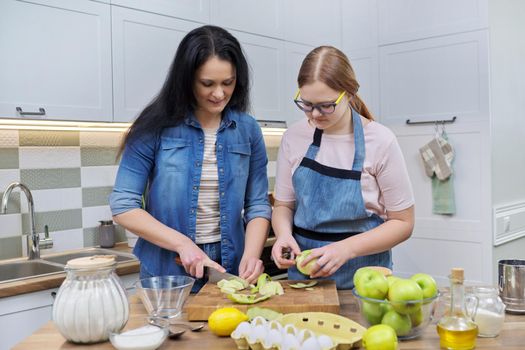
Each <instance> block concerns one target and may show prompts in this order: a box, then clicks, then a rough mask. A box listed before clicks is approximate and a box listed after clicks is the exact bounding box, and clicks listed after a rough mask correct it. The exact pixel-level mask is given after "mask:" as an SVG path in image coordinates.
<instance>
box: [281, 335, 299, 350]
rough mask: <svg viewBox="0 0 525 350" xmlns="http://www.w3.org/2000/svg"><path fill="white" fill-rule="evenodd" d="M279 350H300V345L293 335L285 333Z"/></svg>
mask: <svg viewBox="0 0 525 350" xmlns="http://www.w3.org/2000/svg"><path fill="white" fill-rule="evenodd" d="M281 350H301V343H300V342H299V340H298V339H297V338H296V337H295V335H293V334H290V333H287V334H285V335H284V338H283V341H282V343H281Z"/></svg>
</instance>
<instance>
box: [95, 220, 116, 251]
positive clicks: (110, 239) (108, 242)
mask: <svg viewBox="0 0 525 350" xmlns="http://www.w3.org/2000/svg"><path fill="white" fill-rule="evenodd" d="M99 222H100V225H99V226H98V234H99V241H100V242H99V243H100V246H101V247H102V248H112V247H113V246H115V225H113V220H101V221H99Z"/></svg>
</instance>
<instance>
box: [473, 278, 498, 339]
mask: <svg viewBox="0 0 525 350" xmlns="http://www.w3.org/2000/svg"><path fill="white" fill-rule="evenodd" d="M472 294H473V295H475V296H476V297H477V298H478V300H479V304H478V310H477V312H476V316H475V317H474V322H475V323H476V324H477V325H478V329H479V334H478V336H479V337H487V338H489V337H496V336H498V334H499V333H500V331H501V328H502V327H503V322H504V321H505V304H504V303H503V301H502V300H501V298H500V297H499V295H498V289H497V288H495V287H473V288H472Z"/></svg>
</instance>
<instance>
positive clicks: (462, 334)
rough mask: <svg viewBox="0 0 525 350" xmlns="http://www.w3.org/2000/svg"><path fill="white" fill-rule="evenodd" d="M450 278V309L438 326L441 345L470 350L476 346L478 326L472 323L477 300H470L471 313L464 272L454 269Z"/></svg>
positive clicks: (460, 269)
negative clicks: (464, 283)
mask: <svg viewBox="0 0 525 350" xmlns="http://www.w3.org/2000/svg"><path fill="white" fill-rule="evenodd" d="M449 278H450V308H449V309H448V310H447V311H446V312H445V315H444V316H443V317H442V318H441V319H440V320H439V322H438V324H437V332H438V334H439V345H440V346H441V348H444V349H450V350H468V349H473V348H474V347H475V346H476V336H477V335H478V326H477V325H476V324H475V323H474V322H473V321H472V316H473V315H474V314H475V312H476V308H477V298H475V297H473V298H474V299H472V298H469V305H471V306H473V308H470V312H469V310H468V308H467V300H466V298H465V287H464V286H463V279H464V271H463V269H462V268H453V269H452V272H451V274H450V276H449Z"/></svg>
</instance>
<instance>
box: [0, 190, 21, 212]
mask: <svg viewBox="0 0 525 350" xmlns="http://www.w3.org/2000/svg"><path fill="white" fill-rule="evenodd" d="M3 195H4V193H0V199H1V198H2V196H3ZM19 213H20V192H11V195H10V196H9V199H8V201H7V213H6V214H19Z"/></svg>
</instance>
